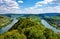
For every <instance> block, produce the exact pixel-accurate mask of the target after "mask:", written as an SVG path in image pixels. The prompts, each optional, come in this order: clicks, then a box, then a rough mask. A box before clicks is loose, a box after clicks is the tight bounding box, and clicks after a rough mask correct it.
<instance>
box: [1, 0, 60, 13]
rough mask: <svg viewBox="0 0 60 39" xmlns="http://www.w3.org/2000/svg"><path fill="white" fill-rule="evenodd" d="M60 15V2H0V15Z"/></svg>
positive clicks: (46, 0) (59, 0) (58, 0)
mask: <svg viewBox="0 0 60 39" xmlns="http://www.w3.org/2000/svg"><path fill="white" fill-rule="evenodd" d="M7 13H11V14H12V13H14V14H41V13H60V0H0V14H7Z"/></svg>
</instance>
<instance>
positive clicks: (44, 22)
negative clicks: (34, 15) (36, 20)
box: [41, 19, 60, 33]
mask: <svg viewBox="0 0 60 39" xmlns="http://www.w3.org/2000/svg"><path fill="white" fill-rule="evenodd" d="M41 23H42V24H43V25H44V26H45V27H46V28H49V29H51V30H53V31H54V32H55V33H58V32H60V30H58V29H56V28H54V27H53V26H51V25H50V24H48V23H47V21H45V20H44V19H42V20H41Z"/></svg>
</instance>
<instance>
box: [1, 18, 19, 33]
mask: <svg viewBox="0 0 60 39" xmlns="http://www.w3.org/2000/svg"><path fill="white" fill-rule="evenodd" d="M17 21H18V20H17V19H15V18H14V19H13V21H12V23H11V24H9V25H7V26H6V27H3V28H2V29H0V34H3V33H4V32H7V31H8V30H9V29H10V28H11V27H12V26H13V25H14V24H15V23H16V22H17Z"/></svg>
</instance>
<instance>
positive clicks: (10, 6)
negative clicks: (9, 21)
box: [0, 0, 21, 14]
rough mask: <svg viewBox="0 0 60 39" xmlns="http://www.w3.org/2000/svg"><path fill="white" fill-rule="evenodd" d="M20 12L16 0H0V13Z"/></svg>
mask: <svg viewBox="0 0 60 39" xmlns="http://www.w3.org/2000/svg"><path fill="white" fill-rule="evenodd" d="M6 13H8V14H9V13H21V9H20V8H19V5H18V3H17V2H16V0H0V14H6Z"/></svg>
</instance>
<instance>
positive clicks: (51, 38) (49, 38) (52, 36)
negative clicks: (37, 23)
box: [44, 28, 57, 39]
mask: <svg viewBox="0 0 60 39" xmlns="http://www.w3.org/2000/svg"><path fill="white" fill-rule="evenodd" d="M44 35H45V37H46V39H57V35H56V33H54V32H53V31H52V30H50V29H47V28H46V29H45V31H44Z"/></svg>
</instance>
